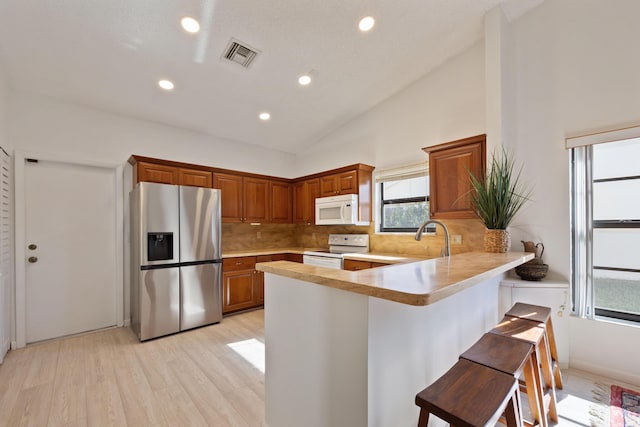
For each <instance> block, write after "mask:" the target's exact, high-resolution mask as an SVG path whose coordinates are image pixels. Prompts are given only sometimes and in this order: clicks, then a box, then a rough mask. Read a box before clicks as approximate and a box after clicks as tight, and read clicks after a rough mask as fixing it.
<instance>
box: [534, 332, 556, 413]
mask: <svg viewBox="0 0 640 427" xmlns="http://www.w3.org/2000/svg"><path fill="white" fill-rule="evenodd" d="M539 350H540V365H541V367H542V376H543V378H544V382H545V384H546V386H547V388H548V392H549V395H550V401H549V418H551V420H552V421H554V422H556V423H557V422H558V411H557V409H556V387H555V381H554V377H553V369H552V366H553V361H552V360H551V354H550V353H549V345H548V342H547V335H546V334H544V335H543V337H542V339H541V340H540V345H539Z"/></svg>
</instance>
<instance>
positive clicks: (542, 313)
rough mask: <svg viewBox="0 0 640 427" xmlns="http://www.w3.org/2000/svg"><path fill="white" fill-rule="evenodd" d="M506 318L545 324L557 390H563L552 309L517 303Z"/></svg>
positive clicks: (506, 314) (507, 313)
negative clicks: (552, 321) (517, 318)
mask: <svg viewBox="0 0 640 427" xmlns="http://www.w3.org/2000/svg"><path fill="white" fill-rule="evenodd" d="M505 316H509V317H519V318H520V319H529V320H533V321H536V322H540V323H544V324H545V328H546V329H547V340H548V342H549V353H551V359H552V360H553V376H554V378H555V380H556V388H559V389H561V390H562V372H560V365H559V364H558V348H557V347H556V337H555V335H554V333H553V324H552V323H551V309H550V308H549V307H544V306H541V305H533V304H525V303H522V302H517V303H515V304H514V305H513V307H511V310H509V311H507V312H506V313H505Z"/></svg>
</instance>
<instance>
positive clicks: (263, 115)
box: [258, 112, 271, 122]
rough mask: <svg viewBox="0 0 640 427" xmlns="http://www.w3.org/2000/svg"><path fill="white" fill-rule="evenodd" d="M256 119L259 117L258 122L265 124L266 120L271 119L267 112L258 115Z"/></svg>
mask: <svg viewBox="0 0 640 427" xmlns="http://www.w3.org/2000/svg"><path fill="white" fill-rule="evenodd" d="M258 117H260V120H262V121H265V122H266V121H267V120H269V119H270V118H271V114H269V113H267V112H264V113H260V115H259V116H258Z"/></svg>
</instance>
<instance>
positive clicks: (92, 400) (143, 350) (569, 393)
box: [0, 310, 638, 427]
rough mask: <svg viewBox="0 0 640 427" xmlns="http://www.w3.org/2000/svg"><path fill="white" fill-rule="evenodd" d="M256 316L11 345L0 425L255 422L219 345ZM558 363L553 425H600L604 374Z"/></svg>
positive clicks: (240, 335) (256, 386) (258, 330)
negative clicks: (141, 336)
mask: <svg viewBox="0 0 640 427" xmlns="http://www.w3.org/2000/svg"><path fill="white" fill-rule="evenodd" d="M263 316H264V312H263V311H262V310H258V311H253V312H249V313H243V314H240V315H236V316H231V317H226V318H225V319H224V320H223V321H222V323H220V324H218V325H212V326H208V327H205V328H200V329H195V330H192V331H188V332H184V333H181V334H176V335H172V336H169V337H164V338H160V339H157V340H153V341H148V342H145V343H142V344H141V343H139V342H138V340H137V338H136V337H135V336H134V335H133V333H132V332H131V331H130V330H129V329H128V328H117V329H110V330H106V331H101V332H95V333H92V334H87V335H83V336H78V337H70V338H65V339H60V340H56V341H52V342H48V343H43V344H37V345H32V346H28V347H27V348H25V349H21V350H17V351H12V352H10V353H9V354H8V355H7V357H6V358H5V361H4V363H3V364H2V365H0V427H3V426H11V427H14V426H22V425H25V426H36V427H43V426H100V427H102V426H119V427H122V426H132V427H133V426H135V427H138V426H171V427H175V426H189V427H191V426H216V427H218V426H227V425H229V426H251V427H256V426H265V423H264V374H263V373H262V372H261V371H260V370H259V369H257V368H256V367H254V366H253V365H252V364H251V363H249V362H248V361H247V360H245V359H244V358H243V357H242V356H240V355H239V354H238V353H236V351H234V350H233V349H232V348H231V347H229V344H232V343H236V342H242V341H245V340H251V339H257V340H258V341H260V342H264V318H263ZM563 372H564V373H563V376H564V383H565V387H564V390H559V392H558V413H559V417H560V420H559V421H560V422H559V423H558V424H557V425H556V426H561V427H585V426H590V425H592V426H598V427H600V426H609V422H608V410H609V408H608V405H607V404H606V403H605V402H608V397H607V396H600V402H598V401H597V399H595V398H594V397H595V396H594V390H598V389H599V390H600V391H601V392H602V391H604V393H605V394H606V390H608V388H609V386H610V384H611V383H612V382H611V381H610V380H607V379H605V378H602V377H597V376H594V375H591V374H588V373H585V372H580V371H575V370H566V371H563ZM618 384H619V385H622V386H624V387H627V388H635V389H638V387H634V386H632V385H629V384H621V383H619V382H618ZM418 391H419V390H418ZM416 414H417V409H416ZM416 421H417V418H416ZM287 427H288V426H287ZM292 427H297V426H292ZM327 427H331V426H327Z"/></svg>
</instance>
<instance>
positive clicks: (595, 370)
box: [569, 360, 640, 387]
mask: <svg viewBox="0 0 640 427" xmlns="http://www.w3.org/2000/svg"><path fill="white" fill-rule="evenodd" d="M569 367H570V368H572V369H579V370H581V371H585V372H589V373H592V374H595V375H600V376H603V377H607V378H610V379H613V380H617V381H621V382H623V383H626V384H632V385H635V386H638V387H640V375H634V374H630V373H629V372H624V371H619V370H617V369H612V368H611V367H607V366H603V365H594V364H593V363H589V362H585V361H583V360H571V361H570V362H569Z"/></svg>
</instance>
